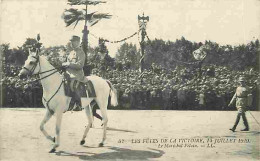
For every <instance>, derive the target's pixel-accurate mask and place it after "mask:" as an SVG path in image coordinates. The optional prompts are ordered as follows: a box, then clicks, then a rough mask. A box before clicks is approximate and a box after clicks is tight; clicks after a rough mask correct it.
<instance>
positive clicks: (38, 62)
mask: <svg viewBox="0 0 260 161" xmlns="http://www.w3.org/2000/svg"><path fill="white" fill-rule="evenodd" d="M32 57H33V58H34V59H36V62H33V64H34V65H33V67H32V68H31V69H28V68H26V67H23V69H25V70H26V71H28V72H29V74H28V75H29V76H33V75H39V73H40V70H39V72H38V73H36V74H33V72H34V70H35V69H36V67H37V65H38V64H39V67H40V68H41V66H40V61H39V56H32ZM31 63H32V62H31Z"/></svg>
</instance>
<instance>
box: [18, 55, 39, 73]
mask: <svg viewBox="0 0 260 161" xmlns="http://www.w3.org/2000/svg"><path fill="white" fill-rule="evenodd" d="M39 58H40V57H39V54H38V52H37V51H36V52H30V54H29V56H28V58H27V60H26V61H25V63H24V66H23V68H22V70H21V71H20V73H19V75H18V76H19V77H20V78H24V77H25V76H26V75H29V76H31V75H33V74H37V73H39V72H40V64H39Z"/></svg>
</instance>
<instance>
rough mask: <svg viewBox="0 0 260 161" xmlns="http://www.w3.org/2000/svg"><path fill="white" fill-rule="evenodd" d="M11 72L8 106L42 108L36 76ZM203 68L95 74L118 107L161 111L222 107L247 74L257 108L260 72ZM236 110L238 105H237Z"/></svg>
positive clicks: (5, 96) (5, 95) (4, 84)
mask: <svg viewBox="0 0 260 161" xmlns="http://www.w3.org/2000/svg"><path fill="white" fill-rule="evenodd" d="M6 68H8V69H5V70H7V71H8V72H9V73H8V74H6V75H5V76H4V77H3V78H2V80H1V84H0V86H1V88H2V89H1V90H2V100H3V102H2V103H3V104H2V105H3V106H5V107H18V106H19V107H42V103H41V96H42V88H41V85H40V83H39V82H35V83H26V82H30V81H31V80H32V79H33V78H31V79H27V80H20V79H19V78H18V77H17V74H18V72H19V70H20V68H19V67H14V66H8V65H7V66H6ZM199 71H200V70H198V69H193V68H187V67H180V66H179V67H177V68H175V69H173V70H166V69H163V68H162V67H160V66H156V65H154V64H153V65H152V67H151V68H150V69H149V70H144V71H143V73H142V74H141V73H140V72H139V70H130V69H126V70H122V71H120V70H116V69H109V68H108V69H106V70H100V69H98V68H95V69H93V70H92V74H94V75H98V76H101V77H103V78H105V79H108V80H110V81H111V82H112V83H113V85H114V86H115V88H116V89H117V91H118V99H119V106H118V107H116V109H161V110H222V109H223V108H225V107H226V106H227V105H228V103H229V101H230V99H231V98H232V96H233V94H234V92H235V89H236V87H237V79H238V77H240V76H245V77H246V79H247V85H248V86H249V87H250V89H251V91H252V94H253V106H252V107H251V110H255V109H257V108H258V107H257V104H258V103H257V97H258V93H257V91H259V78H260V77H259V72H258V71H254V70H252V69H251V70H250V69H249V70H245V71H234V70H232V69H228V68H227V67H220V66H203V67H202V69H201V73H199ZM234 109H235V107H234Z"/></svg>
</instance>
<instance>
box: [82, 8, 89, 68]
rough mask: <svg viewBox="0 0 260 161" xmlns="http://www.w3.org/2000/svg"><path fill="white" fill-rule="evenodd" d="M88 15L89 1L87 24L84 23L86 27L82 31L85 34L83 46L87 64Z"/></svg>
mask: <svg viewBox="0 0 260 161" xmlns="http://www.w3.org/2000/svg"><path fill="white" fill-rule="evenodd" d="M87 16H88V3H86V14H85V25H84V29H83V30H82V33H83V36H82V48H83V51H84V53H85V65H86V64H87V62H88V59H87V56H88V55H87V52H88V33H89V31H88V23H87V22H88V19H87Z"/></svg>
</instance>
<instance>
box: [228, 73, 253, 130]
mask: <svg viewBox="0 0 260 161" xmlns="http://www.w3.org/2000/svg"><path fill="white" fill-rule="evenodd" d="M238 81H239V82H240V84H241V85H240V86H239V87H237V89H236V93H235V94H234V96H233V98H232V100H231V101H230V103H229V106H231V104H233V103H234V102H236V108H237V110H238V114H237V118H236V121H235V124H234V126H233V127H232V128H231V129H230V130H231V131H233V132H234V131H235V130H236V127H237V125H238V123H239V120H240V117H241V116H242V118H243V121H244V125H245V129H243V130H241V131H249V126H248V121H247V118H246V114H245V112H246V110H247V109H246V108H247V107H248V106H249V105H250V90H249V88H248V87H246V86H245V79H244V78H243V77H240V78H239V80H238Z"/></svg>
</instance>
